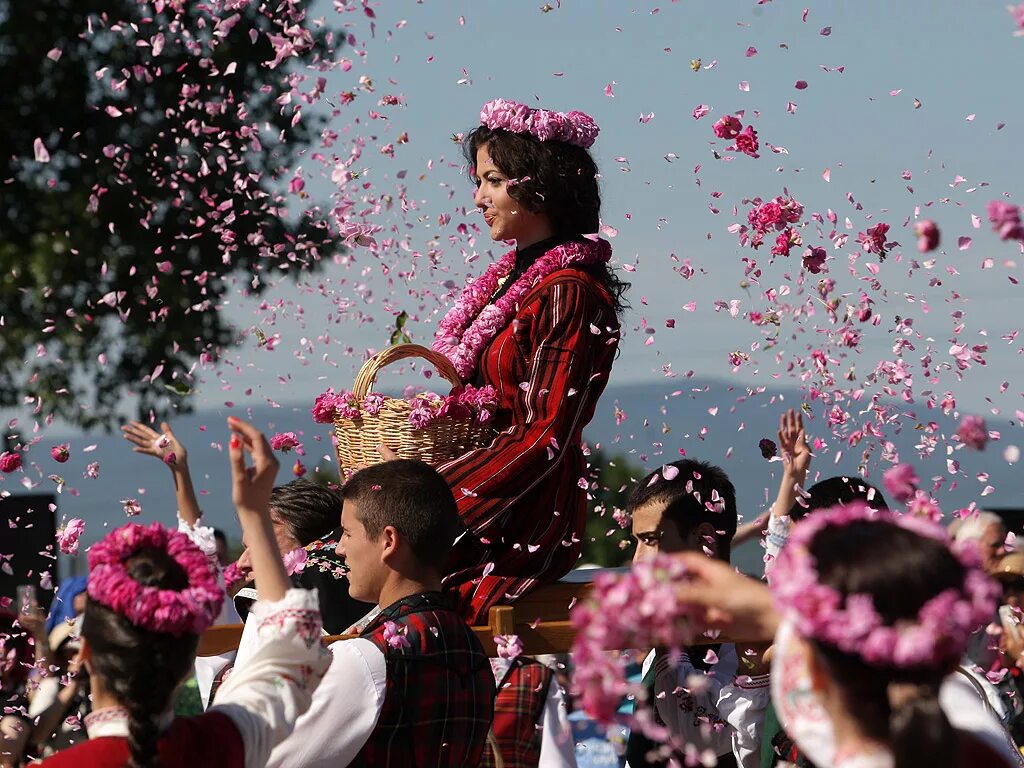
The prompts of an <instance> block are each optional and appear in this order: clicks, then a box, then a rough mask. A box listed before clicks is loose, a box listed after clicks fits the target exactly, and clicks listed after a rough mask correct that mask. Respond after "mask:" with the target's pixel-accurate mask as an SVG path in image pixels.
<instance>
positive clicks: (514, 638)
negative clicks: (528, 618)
mask: <svg viewBox="0 0 1024 768" xmlns="http://www.w3.org/2000/svg"><path fill="white" fill-rule="evenodd" d="M494 645H495V647H496V648H497V649H498V658H499V659H508V660H509V661H513V660H514V659H516V658H517V657H519V656H521V655H522V653H523V641H522V640H520V639H519V635H495V636H494Z"/></svg>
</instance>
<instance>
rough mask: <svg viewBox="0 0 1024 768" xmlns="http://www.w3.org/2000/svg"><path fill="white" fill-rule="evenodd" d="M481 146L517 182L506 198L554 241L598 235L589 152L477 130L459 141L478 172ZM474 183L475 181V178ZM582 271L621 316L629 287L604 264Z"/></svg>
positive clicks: (597, 195) (598, 212)
mask: <svg viewBox="0 0 1024 768" xmlns="http://www.w3.org/2000/svg"><path fill="white" fill-rule="evenodd" d="M485 144H486V145H487V148H488V150H489V152H490V155H491V159H492V160H493V162H494V164H495V165H496V166H498V168H500V169H501V171H502V173H504V174H505V175H507V176H508V177H509V178H510V179H515V180H516V183H515V184H514V185H512V184H510V185H509V187H508V194H509V197H511V198H512V199H513V200H515V201H517V202H518V203H520V204H522V205H523V206H524V207H525V208H526V209H527V210H528V211H532V212H534V213H541V214H543V215H544V216H546V217H547V219H548V221H549V222H550V223H551V227H552V229H553V230H554V235H555V236H557V237H560V238H562V239H564V240H578V239H580V238H581V237H582V236H583V235H590V234H594V233H595V232H597V231H598V229H599V228H600V226H601V191H600V189H599V188H598V184H597V179H598V172H597V164H596V163H595V162H594V158H592V157H591V156H590V152H588V151H587V150H585V149H584V148H583V147H577V146H576V145H575V144H569V143H567V142H564V141H541V140H540V139H538V138H537V137H536V136H533V135H532V134H528V133H512V132H511V131H506V130H505V129H503V128H496V129H491V128H488V127H487V126H485V125H480V126H477V127H476V128H474V129H473V130H472V131H470V132H469V133H468V134H467V135H466V137H465V138H464V139H463V141H462V152H463V154H464V155H465V157H466V161H467V162H468V163H469V167H470V168H474V167H475V166H476V153H477V151H478V150H479V149H480V147H482V146H484V145H485ZM473 182H474V184H476V183H479V180H478V179H476V178H475V177H474V179H473ZM586 270H587V271H588V272H590V273H591V274H593V275H594V276H595V277H597V278H598V279H599V280H600V281H601V282H602V283H603V284H604V286H605V288H607V289H608V293H609V294H610V295H611V297H612V305H613V306H614V308H615V313H616V314H622V312H623V310H624V309H626V307H627V306H628V305H627V304H626V303H625V302H624V300H623V298H622V296H623V294H624V293H625V292H626V289H627V288H629V283H627V282H624V281H623V280H622V279H620V278H619V276H618V275H617V274H616V273H615V270H614V269H612V267H611V266H610V265H609V264H607V263H605V264H597V265H593V266H590V267H587V268H586Z"/></svg>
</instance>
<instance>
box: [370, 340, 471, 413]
mask: <svg viewBox="0 0 1024 768" xmlns="http://www.w3.org/2000/svg"><path fill="white" fill-rule="evenodd" d="M409 357H422V358H423V359H424V360H426V361H427V362H428V363H430V364H431V365H433V366H434V368H435V369H436V370H437V372H438V373H440V374H441V376H443V377H444V378H445V379H447V380H448V382H449V383H450V384H451V385H452V389H451V394H453V395H457V394H458V393H459V391H461V389H462V379H460V378H459V374H458V372H457V371H456V370H455V366H454V365H452V361H451V360H449V359H448V358H447V357H445V356H444V355H442V354H441V353H440V352H435V351H434V350H432V349H428V348H427V347H424V346H422V345H420V344H395V345H394V346H392V347H388V348H387V349H383V350H381V351H380V352H378V353H377V354H376V355H374V356H373V357H371V358H370V359H369V360H367V361H366V362H365V363H363V367H362V368H360V369H359V373H358V374H356V383H355V384H354V385H353V386H352V394H353V395H355V397H356V399H357V400H362V399H363V398H364V397H366V395H367V393H369V391H370V387H372V386H373V383H374V382H375V381H376V380H377V374H378V373H379V372H380V370H381V369H382V368H384V367H385V366H387V365H391V363H395V362H398V361H399V360H405V359H406V358H409Z"/></svg>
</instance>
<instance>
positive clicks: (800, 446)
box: [778, 408, 811, 485]
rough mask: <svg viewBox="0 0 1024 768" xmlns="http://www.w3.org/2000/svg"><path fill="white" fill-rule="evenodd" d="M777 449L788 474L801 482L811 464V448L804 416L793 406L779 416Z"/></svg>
mask: <svg viewBox="0 0 1024 768" xmlns="http://www.w3.org/2000/svg"><path fill="white" fill-rule="evenodd" d="M778 434H779V451H780V452H781V453H782V463H783V466H784V467H785V471H786V472H787V473H789V475H790V476H792V477H796V478H798V481H799V482H800V483H801V485H802V484H803V479H804V478H805V477H806V476H807V470H808V469H810V466H811V449H810V447H809V446H808V445H807V435H806V433H805V432H804V417H803V415H802V414H801V413H800V412H799V411H797V410H796V409H795V408H790V409H789V410H788V411H786V412H785V413H783V414H782V415H781V416H780V417H779V432H778Z"/></svg>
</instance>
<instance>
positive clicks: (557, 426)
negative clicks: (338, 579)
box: [440, 278, 617, 528]
mask: <svg viewBox="0 0 1024 768" xmlns="http://www.w3.org/2000/svg"><path fill="white" fill-rule="evenodd" d="M613 317H614V316H613V315H612V314H611V307H610V305H609V304H608V303H607V301H605V300H603V298H602V297H601V296H600V295H598V294H597V293H596V292H595V291H594V290H593V289H592V288H591V287H589V286H588V285H587V284H586V283H585V282H584V281H582V280H580V279H578V278H577V279H556V280H552V281H551V283H550V284H549V285H546V286H542V287H540V288H539V289H538V290H537V291H536V292H535V293H534V296H533V297H532V298H531V299H530V300H529V303H528V304H526V305H524V306H523V307H522V308H521V310H520V312H519V314H518V316H517V320H518V321H519V322H526V323H529V331H528V333H527V334H526V337H527V338H526V340H525V341H523V342H521V344H522V345H523V347H524V348H523V349H522V353H523V356H524V357H525V358H526V360H527V365H528V372H529V374H528V380H527V381H525V382H520V383H518V384H519V392H518V396H517V398H516V403H515V406H514V413H513V416H514V418H513V424H512V426H511V427H509V428H508V429H507V430H505V431H504V432H502V433H500V434H499V435H498V437H497V438H496V439H495V440H494V442H493V443H491V445H489V446H487V447H485V448H480V449H477V450H474V451H470V452H469V453H467V454H465V455H463V456H461V457H459V458H458V459H455V460H453V461H451V462H449V463H447V464H445V465H442V466H441V467H440V471H441V473H442V474H443V475H444V476H445V479H446V480H447V481H448V485H449V486H450V487H451V489H452V492H453V493H454V494H455V499H456V501H457V502H458V505H459V511H460V513H461V514H462V517H463V521H464V522H465V523H466V524H467V525H468V526H469V527H470V528H476V527H480V526H483V525H486V524H487V523H488V522H489V521H491V520H493V519H494V518H495V517H496V516H498V515H500V514H501V513H502V512H504V511H505V510H506V509H508V508H509V506H510V505H512V504H514V503H515V501H516V500H517V499H518V498H520V497H521V496H523V495H524V494H526V493H528V492H529V491H530V490H531V489H532V488H534V487H535V486H536V485H537V484H538V483H540V482H542V481H543V480H544V478H545V477H547V476H548V475H549V474H550V473H552V472H554V471H555V470H556V469H557V468H558V466H559V464H560V462H561V459H562V452H563V449H565V448H566V447H567V442H568V441H569V439H570V438H571V437H572V435H573V434H574V433H575V432H576V431H577V430H578V429H579V428H580V427H581V426H582V425H581V420H582V419H583V418H585V410H586V404H587V402H588V400H589V399H590V398H589V397H588V395H589V389H590V388H591V387H592V386H597V385H599V386H602V387H603V386H604V384H605V382H604V381H603V380H602V381H600V382H598V381H597V378H598V377H597V376H595V374H594V360H595V357H597V356H598V354H599V353H600V351H601V350H602V349H603V348H604V347H605V346H606V345H608V344H613V343H615V342H616V340H617V333H616V334H615V335H614V336H613V335H612V334H610V333H609V332H608V331H607V328H606V327H607V326H608V325H609V323H610V322H612V321H613ZM606 375H607V371H603V372H602V373H601V374H600V377H601V378H603V377H605V376H606ZM574 481H575V479H574Z"/></svg>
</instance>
